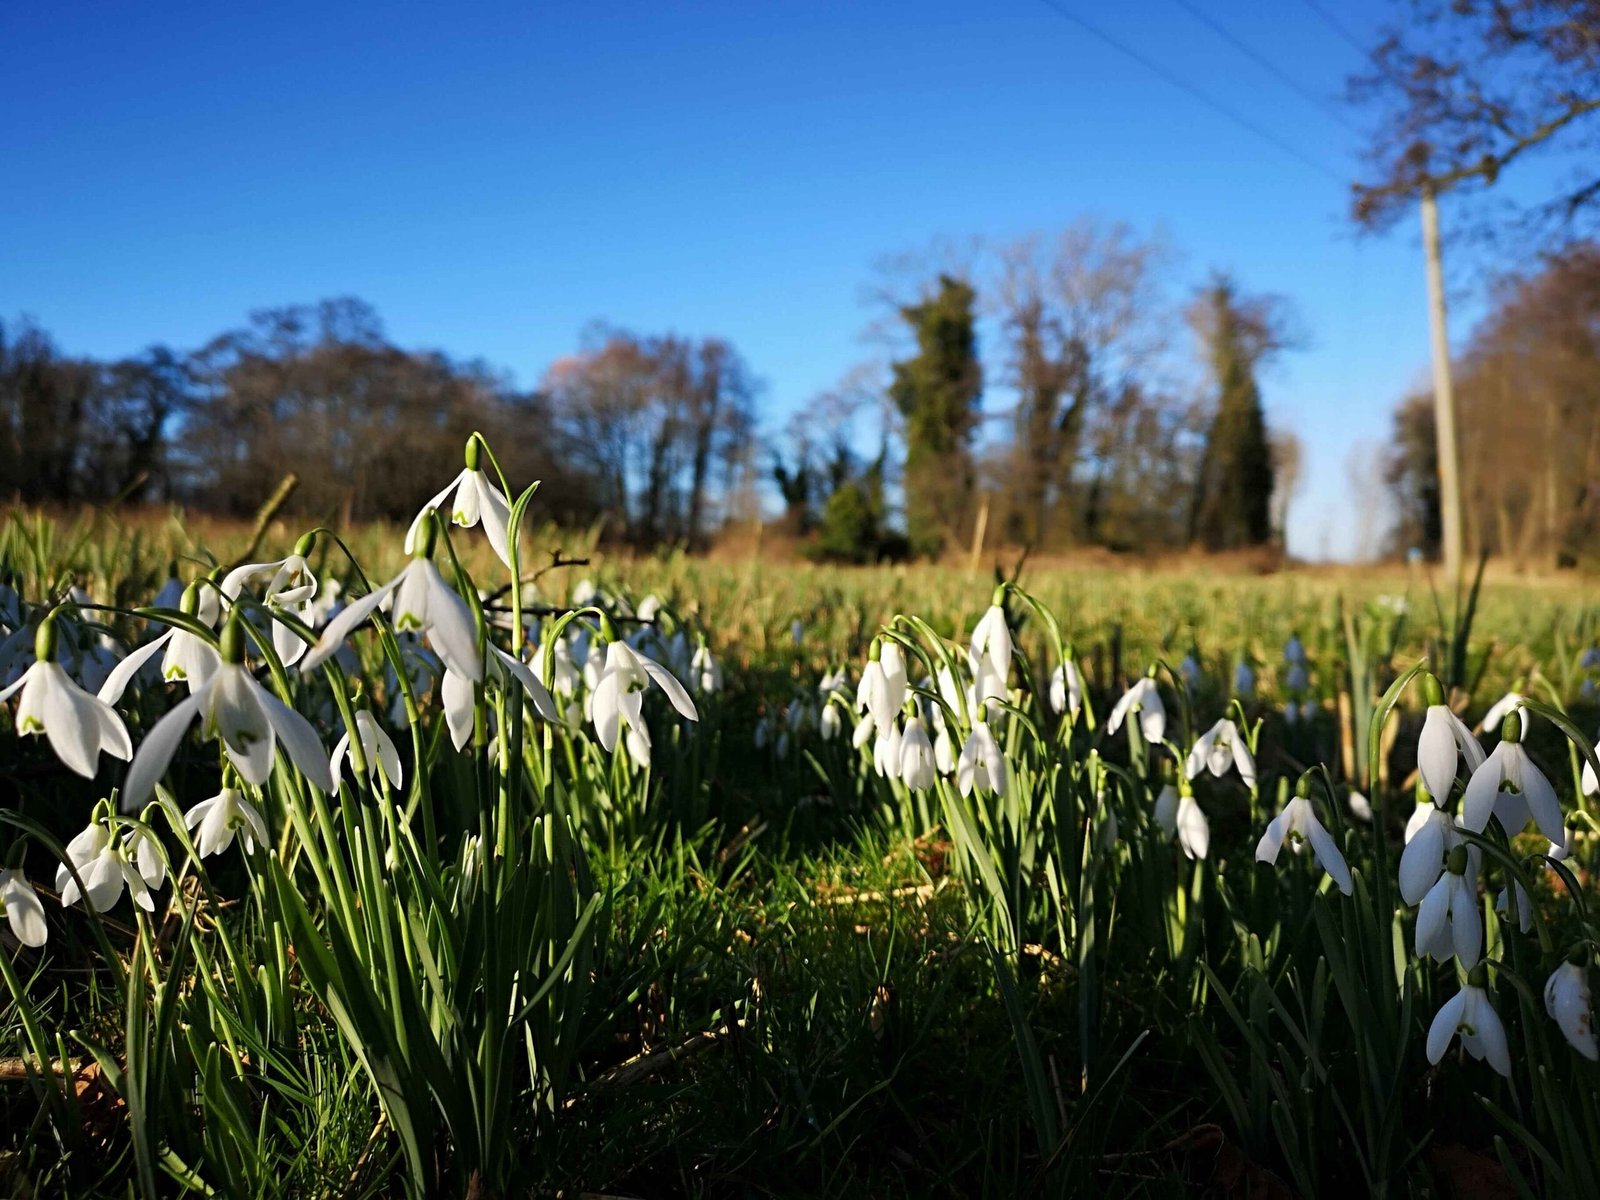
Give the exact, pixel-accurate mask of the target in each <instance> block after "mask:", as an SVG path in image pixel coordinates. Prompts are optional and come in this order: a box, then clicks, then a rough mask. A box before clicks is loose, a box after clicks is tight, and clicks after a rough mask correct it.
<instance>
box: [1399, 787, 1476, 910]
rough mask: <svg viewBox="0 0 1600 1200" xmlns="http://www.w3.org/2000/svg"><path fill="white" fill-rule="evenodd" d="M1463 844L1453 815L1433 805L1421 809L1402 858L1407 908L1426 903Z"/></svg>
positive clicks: (1410, 824) (1409, 825)
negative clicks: (1447, 863)
mask: <svg viewBox="0 0 1600 1200" xmlns="http://www.w3.org/2000/svg"><path fill="white" fill-rule="evenodd" d="M1460 844H1461V834H1460V831H1459V830H1458V829H1457V828H1456V823H1455V822H1454V821H1452V820H1451V819H1450V814H1449V813H1447V812H1445V811H1444V810H1443V809H1442V808H1440V807H1439V806H1438V805H1437V804H1434V803H1433V802H1432V801H1428V802H1426V803H1423V804H1419V805H1417V809H1416V812H1414V813H1413V814H1412V816H1411V820H1410V821H1409V822H1407V824H1406V848H1405V849H1404V850H1403V851H1402V852H1401V854H1400V895H1401V897H1402V898H1403V899H1404V900H1405V902H1406V903H1407V904H1421V903H1422V898H1423V897H1424V896H1426V895H1427V894H1428V889H1429V888H1431V887H1433V885H1434V884H1435V883H1437V882H1438V880H1439V876H1440V875H1441V874H1442V873H1443V871H1444V864H1445V859H1446V858H1447V857H1448V856H1449V854H1450V852H1451V851H1452V850H1454V849H1455V848H1456V847H1457V846H1459V845H1460Z"/></svg>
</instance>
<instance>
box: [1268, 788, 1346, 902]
mask: <svg viewBox="0 0 1600 1200" xmlns="http://www.w3.org/2000/svg"><path fill="white" fill-rule="evenodd" d="M1286 840H1287V841H1288V843H1289V846H1290V849H1292V850H1294V851H1295V853H1297V854H1298V853H1299V852H1300V847H1301V843H1302V841H1306V842H1310V843H1311V852H1312V853H1313V854H1314V855H1315V856H1316V859H1317V864H1318V865H1319V866H1321V868H1322V869H1323V870H1324V871H1326V872H1327V873H1328V875H1329V876H1330V877H1331V878H1332V879H1333V881H1334V883H1336V884H1338V885H1339V890H1340V891H1341V892H1343V893H1344V894H1345V895H1346V896H1348V895H1349V894H1350V893H1351V891H1352V889H1353V888H1354V887H1355V882H1354V880H1352V879H1351V877H1350V867H1349V865H1348V864H1347V863H1346V862H1345V861H1344V855H1343V854H1342V853H1341V852H1340V850H1339V845H1338V843H1337V842H1335V841H1334V840H1333V835H1332V834H1330V833H1329V832H1328V831H1327V830H1326V829H1324V828H1323V826H1322V822H1321V821H1319V820H1318V819H1317V811H1316V809H1315V808H1313V807H1312V805H1311V800H1310V798H1309V797H1308V796H1301V795H1295V796H1293V797H1291V798H1290V800H1289V803H1288V804H1286V805H1284V806H1283V811H1282V812H1280V813H1279V814H1278V815H1277V816H1275V817H1273V818H1272V821H1271V823H1270V824H1269V825H1268V826H1267V830H1266V832H1265V833H1263V834H1262V835H1261V840H1260V841H1259V842H1258V843H1256V861H1257V862H1264V863H1276V862H1277V861H1278V855H1279V853H1280V852H1281V851H1282V850H1283V845H1284V842H1285V841H1286Z"/></svg>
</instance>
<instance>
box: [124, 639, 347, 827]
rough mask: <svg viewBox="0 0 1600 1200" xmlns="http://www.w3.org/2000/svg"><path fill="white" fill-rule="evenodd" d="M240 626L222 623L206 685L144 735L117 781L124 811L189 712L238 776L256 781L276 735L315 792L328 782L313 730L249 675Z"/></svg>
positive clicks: (146, 784) (165, 757) (174, 742)
mask: <svg viewBox="0 0 1600 1200" xmlns="http://www.w3.org/2000/svg"><path fill="white" fill-rule="evenodd" d="M243 639H244V631H243V630H242V629H241V628H240V625H239V619H238V618H237V617H234V618H232V619H230V620H229V622H228V624H227V625H226V626H224V628H223V631H222V665H221V666H220V667H218V668H217V673H216V674H215V675H213V676H212V677H211V679H210V680H209V681H208V682H207V683H206V685H205V686H204V687H203V688H201V689H200V690H199V691H198V692H196V693H195V694H194V695H193V696H190V697H189V698H188V699H186V700H184V701H183V702H182V703H180V704H178V705H177V706H176V707H175V708H173V709H172V711H171V712H169V713H168V714H167V715H166V716H164V717H162V718H161V720H159V721H157V722H156V724H155V727H154V728H153V729H151V730H150V733H149V734H148V735H147V736H146V737H145V739H144V741H143V743H141V745H140V746H139V753H138V754H136V755H135V756H134V759H133V765H132V766H130V767H129V768H128V778H127V781H126V782H125V783H124V784H123V786H122V810H123V811H124V812H132V811H133V810H135V809H137V808H138V807H139V806H140V805H141V804H143V803H144V802H145V801H146V800H148V799H149V798H150V796H151V795H152V794H153V793H154V792H155V787H156V782H157V781H158V780H159V779H160V778H161V777H162V776H163V775H165V774H166V771H167V766H168V765H169V764H170V763H171V762H172V756H173V755H174V754H176V753H177V750H178V744H179V743H180V742H181V741H182V740H183V735H184V734H185V733H186V732H188V729H189V726H190V725H191V724H192V723H193V722H194V719H195V718H196V717H199V718H200V728H201V731H202V733H203V734H204V735H205V736H206V737H216V738H219V739H220V740H221V742H222V745H223V749H225V750H226V751H227V754H228V758H229V759H230V760H231V761H232V763H233V765H234V768H235V769H236V770H237V771H238V772H239V774H240V776H241V777H243V779H244V780H245V782H246V783H250V784H253V785H254V786H256V787H260V786H261V785H262V784H264V783H266V781H267V779H268V777H269V776H270V775H271V774H272V764H273V762H274V761H275V759H276V751H277V746H278V743H279V742H280V741H281V742H282V743H283V750H284V753H285V754H286V755H287V757H288V759H289V761H290V762H291V763H293V764H294V766H295V768H296V769H297V770H298V771H299V772H300V773H301V774H302V775H303V776H305V779H306V782H307V783H309V784H310V785H311V786H312V787H314V788H316V789H317V790H318V791H320V792H331V791H333V790H334V783H333V775H332V773H331V772H330V771H329V769H328V759H327V752H326V751H325V750H323V748H322V742H321V741H320V740H319V739H318V737H317V731H316V730H315V729H313V728H312V727H311V722H309V721H307V720H306V719H305V718H304V717H302V716H301V715H300V714H299V713H297V712H296V711H295V710H294V709H292V708H290V707H289V706H288V705H287V704H285V703H284V702H283V701H282V700H280V699H278V698H277V697H276V696H274V695H273V694H272V693H271V692H269V691H267V689H266V688H264V687H262V686H261V685H260V684H259V683H258V682H256V679H255V676H253V675H251V674H250V672H249V670H248V669H247V668H246V667H245V665H244V661H243V659H244V645H243Z"/></svg>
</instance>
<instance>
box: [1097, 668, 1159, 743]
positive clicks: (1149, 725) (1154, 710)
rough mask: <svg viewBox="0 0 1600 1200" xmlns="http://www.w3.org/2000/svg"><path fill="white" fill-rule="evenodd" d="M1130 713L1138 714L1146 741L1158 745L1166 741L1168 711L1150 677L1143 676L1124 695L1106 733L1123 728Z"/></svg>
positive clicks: (1115, 709)
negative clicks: (1123, 723)
mask: <svg viewBox="0 0 1600 1200" xmlns="http://www.w3.org/2000/svg"><path fill="white" fill-rule="evenodd" d="M1130 712H1137V713H1138V715H1139V729H1140V731H1141V732H1142V733H1143V734H1144V740H1145V741H1147V742H1149V743H1150V744H1151V745H1156V744H1157V743H1159V742H1162V741H1165V740H1166V733H1167V709H1166V706H1165V705H1164V704H1162V703H1161V691H1160V689H1159V688H1157V687H1156V681H1155V680H1154V679H1151V678H1150V677H1149V676H1148V675H1144V676H1141V677H1140V678H1139V680H1138V682H1137V683H1135V684H1134V685H1133V686H1132V687H1130V688H1129V689H1128V690H1127V691H1126V692H1124V693H1123V694H1122V699H1120V700H1118V701H1117V704H1116V707H1115V708H1113V709H1112V710H1111V716H1110V718H1109V719H1108V720H1107V721H1106V732H1107V733H1108V734H1112V733H1115V732H1116V731H1117V730H1118V729H1120V728H1122V722H1123V721H1124V720H1125V719H1126V718H1127V716H1128V714H1129V713H1130Z"/></svg>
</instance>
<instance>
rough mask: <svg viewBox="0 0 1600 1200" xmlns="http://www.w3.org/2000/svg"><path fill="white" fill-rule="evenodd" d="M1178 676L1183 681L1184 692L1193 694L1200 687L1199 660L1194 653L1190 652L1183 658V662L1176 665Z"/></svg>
mask: <svg viewBox="0 0 1600 1200" xmlns="http://www.w3.org/2000/svg"><path fill="white" fill-rule="evenodd" d="M1178 674H1179V676H1181V677H1182V679H1183V686H1184V689H1185V690H1186V691H1189V692H1193V691H1194V690H1195V688H1197V687H1199V686H1200V660H1199V659H1198V658H1197V657H1195V651H1193V650H1191V651H1189V653H1187V654H1185V655H1184V656H1183V661H1182V662H1181V663H1179V664H1178Z"/></svg>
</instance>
